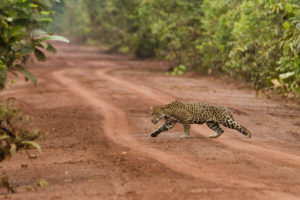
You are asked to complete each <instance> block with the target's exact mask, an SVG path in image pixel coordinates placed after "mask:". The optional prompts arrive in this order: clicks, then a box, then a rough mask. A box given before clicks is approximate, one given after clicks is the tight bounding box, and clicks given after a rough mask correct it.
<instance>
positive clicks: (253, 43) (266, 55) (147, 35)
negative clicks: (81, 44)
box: [51, 0, 300, 95]
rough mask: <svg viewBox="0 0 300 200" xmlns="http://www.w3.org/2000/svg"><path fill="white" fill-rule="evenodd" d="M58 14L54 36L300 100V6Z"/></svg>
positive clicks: (234, 0) (140, 7)
mask: <svg viewBox="0 0 300 200" xmlns="http://www.w3.org/2000/svg"><path fill="white" fill-rule="evenodd" d="M54 10H55V11H56V14H57V15H56V19H55V21H56V22H57V23H56V24H54V25H53V26H52V27H51V28H52V30H54V29H55V30H58V31H61V32H63V33H66V34H71V35H76V36H77V37H80V38H81V39H83V40H87V41H88V42H93V41H97V42H100V43H101V45H102V46H103V45H105V47H107V48H109V49H110V50H117V51H121V52H125V53H132V54H135V55H136V56H138V57H152V56H156V57H157V58H161V59H167V60H171V61H173V63H174V64H175V66H181V69H183V70H184V69H185V67H187V68H188V69H195V70H200V71H203V72H206V73H213V74H216V73H221V74H227V75H229V76H232V77H236V76H239V77H242V78H243V79H244V80H246V81H247V82H249V83H251V85H252V86H253V87H254V88H256V89H262V88H276V89H277V90H280V91H281V92H282V93H290V94H291V92H292V93H294V94H298V95H300V89H299V87H300V67H299V66H300V58H299V51H300V2H299V0H224V1H219V0H202V1H201V0H128V1H123V0H64V1H63V2H62V4H56V5H55V6H54ZM175 70H176V72H179V73H182V70H178V69H177V68H175Z"/></svg>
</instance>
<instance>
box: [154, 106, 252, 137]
mask: <svg viewBox="0 0 300 200" xmlns="http://www.w3.org/2000/svg"><path fill="white" fill-rule="evenodd" d="M163 118H164V119H165V123H164V124H163V125H162V126H161V127H159V128H158V129H157V130H155V131H154V132H152V133H151V137H156V136H158V135H159V134H160V133H162V132H164V131H168V130H170V129H171V128H173V127H174V125H175V124H176V123H181V124H182V125H183V128H184V135H181V136H180V137H182V138H185V137H188V136H189V135H190V127H191V124H204V123H206V125H207V126H208V127H209V128H210V129H212V130H213V131H214V132H215V134H213V135H211V136H210V138H218V137H220V136H221V135H222V134H223V133H224V130H223V129H222V128H221V127H220V124H222V125H223V126H225V127H227V128H231V129H235V130H237V131H239V132H240V133H242V134H243V135H245V136H247V137H249V138H250V137H251V132H250V131H249V130H248V129H247V128H245V127H244V126H242V125H240V124H238V123H237V122H236V121H235V120H234V119H233V116H232V114H231V112H230V111H229V110H228V108H226V107H225V106H220V105H214V104H206V103H197V102H190V103H185V102H181V101H179V100H176V101H174V102H171V103H169V104H166V105H162V106H156V107H153V108H152V116H151V121H152V123H153V124H156V123H158V122H159V121H160V120H161V119H163Z"/></svg>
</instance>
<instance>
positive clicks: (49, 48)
mask: <svg viewBox="0 0 300 200" xmlns="http://www.w3.org/2000/svg"><path fill="white" fill-rule="evenodd" d="M47 50H48V51H50V52H51V53H53V54H56V53H57V51H56V49H55V48H54V47H53V46H52V45H51V44H50V43H48V48H47Z"/></svg>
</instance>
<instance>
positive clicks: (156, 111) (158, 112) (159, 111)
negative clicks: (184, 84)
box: [151, 106, 165, 124]
mask: <svg viewBox="0 0 300 200" xmlns="http://www.w3.org/2000/svg"><path fill="white" fill-rule="evenodd" d="M163 117H165V113H164V110H163V108H162V107H161V106H156V107H154V108H152V116H151V121H152V123H153V124H156V123H157V122H159V120H160V119H161V118H163Z"/></svg>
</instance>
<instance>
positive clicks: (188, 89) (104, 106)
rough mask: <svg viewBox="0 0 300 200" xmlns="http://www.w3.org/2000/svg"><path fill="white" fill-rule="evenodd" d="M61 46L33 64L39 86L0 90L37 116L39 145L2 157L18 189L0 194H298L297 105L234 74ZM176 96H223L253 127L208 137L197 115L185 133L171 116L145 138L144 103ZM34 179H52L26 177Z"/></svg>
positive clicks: (220, 100)
mask: <svg viewBox="0 0 300 200" xmlns="http://www.w3.org/2000/svg"><path fill="white" fill-rule="evenodd" d="M59 50H60V51H59V54H58V55H56V56H50V59H49V61H48V62H47V63H45V64H39V67H33V68H32V69H31V71H33V72H34V73H35V74H36V75H37V76H38V79H39V82H40V86H39V87H38V88H34V87H33V86H32V85H31V84H30V83H24V82H22V81H18V84H17V85H13V86H9V87H8V89H7V90H6V91H4V92H3V93H1V96H2V97H10V96H14V97H16V99H17V104H18V106H19V107H20V108H22V110H24V111H25V112H26V113H27V114H29V115H31V116H33V123H34V126H36V127H40V129H41V130H42V131H43V135H42V137H41V139H40V144H41V145H42V149H43V153H42V154H38V158H37V159H35V160H28V159H26V158H24V155H26V152H22V153H21V154H20V155H16V156H15V157H13V158H12V159H11V160H9V161H6V162H5V163H3V165H2V169H3V170H5V171H6V173H7V174H8V175H9V176H10V177H11V181H12V182H13V183H14V184H16V185H18V191H19V192H18V193H16V194H13V195H11V194H9V195H7V194H6V193H5V190H4V189H1V190H0V192H1V195H0V199H42V198H43V199H166V198H168V199H300V131H299V127H300V121H299V116H300V109H299V108H296V107H295V106H291V105H288V104H287V103H279V102H275V101H271V100H266V99H262V98H255V92H254V91H252V90H250V89H249V88H247V87H245V85H244V84H243V83H238V82H237V81H227V80H224V79H216V78H213V77H204V76H199V75H197V76H196V75H194V74H187V75H185V76H181V77H177V76H166V75H165V70H166V68H167V65H166V64H164V63H162V62H158V61H151V60H146V61H144V60H136V59H131V58H128V57H125V56H120V55H109V54H105V53H103V52H102V51H101V50H99V49H98V48H95V47H85V46H80V45H68V46H59ZM175 99H179V100H183V101H198V102H205V103H214V104H221V105H225V106H227V107H228V108H229V109H230V110H231V111H232V112H233V115H234V117H235V119H236V120H237V121H238V122H240V123H241V124H243V125H244V126H246V127H247V128H248V129H249V130H251V131H252V136H253V137H252V138H250V139H249V138H246V137H244V136H243V135H242V134H240V133H238V132H237V131H234V130H230V129H227V128H224V130H225V133H224V134H223V135H222V136H221V137H219V138H218V139H211V138H208V136H209V135H211V134H212V131H211V130H210V129H209V128H208V127H206V125H201V126H197V125H193V126H192V129H191V136H190V137H189V138H186V139H182V138H180V137H179V135H181V134H182V131H183V128H182V127H181V125H176V127H175V128H174V129H172V130H171V131H169V132H166V133H162V134H161V135H159V136H158V137H157V138H151V137H150V133H151V131H153V130H155V129H156V128H157V127H158V126H159V125H152V124H151V122H150V115H151V110H150V107H151V106H155V105H160V104H166V103H169V102H171V101H173V100H175ZM30 153H35V154H36V152H35V151H34V150H30ZM21 164H23V166H24V164H25V165H26V166H27V167H26V168H21ZM40 179H45V180H47V181H48V182H49V187H47V188H45V189H37V190H36V189H35V188H34V187H32V185H34V183H35V182H36V181H38V180H40Z"/></svg>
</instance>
